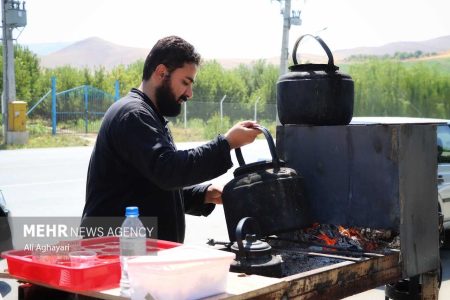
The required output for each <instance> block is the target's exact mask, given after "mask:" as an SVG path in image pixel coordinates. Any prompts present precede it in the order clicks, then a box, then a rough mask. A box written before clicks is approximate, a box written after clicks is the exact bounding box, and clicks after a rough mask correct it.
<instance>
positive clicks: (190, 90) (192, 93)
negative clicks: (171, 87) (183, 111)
mask: <svg viewBox="0 0 450 300" xmlns="http://www.w3.org/2000/svg"><path fill="white" fill-rule="evenodd" d="M184 95H185V96H186V97H188V99H190V98H192V96H193V95H194V92H193V90H192V87H188V88H187V89H186V92H185V93H184Z"/></svg>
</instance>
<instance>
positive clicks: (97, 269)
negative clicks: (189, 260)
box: [2, 237, 181, 291]
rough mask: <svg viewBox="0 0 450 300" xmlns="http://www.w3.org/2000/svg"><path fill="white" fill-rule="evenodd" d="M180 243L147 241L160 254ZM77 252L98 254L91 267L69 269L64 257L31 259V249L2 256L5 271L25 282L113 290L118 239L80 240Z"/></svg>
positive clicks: (116, 282)
mask: <svg viewBox="0 0 450 300" xmlns="http://www.w3.org/2000/svg"><path fill="white" fill-rule="evenodd" d="M180 245H181V244H179V243H174V242H169V241H162V240H150V239H148V240H147V250H148V251H159V250H163V249H170V248H173V247H177V246H180ZM79 246H80V250H93V251H95V252H96V253H97V258H96V260H95V262H94V263H93V264H92V265H90V266H76V267H75V266H72V265H71V262H70V261H69V260H68V259H67V258H55V259H54V261H52V262H41V261H35V260H33V255H32V252H31V251H30V250H10V251H5V252H3V253H2V257H4V258H6V260H7V263H8V272H9V274H10V275H12V276H13V277H16V278H18V279H21V280H24V281H27V280H28V281H32V282H36V283H43V284H45V285H50V286H55V287H61V288H65V289H69V290H74V291H84V290H104V289H111V288H116V287H118V286H119V281H120V260H119V251H120V250H119V238H118V237H101V238H91V239H83V240H79Z"/></svg>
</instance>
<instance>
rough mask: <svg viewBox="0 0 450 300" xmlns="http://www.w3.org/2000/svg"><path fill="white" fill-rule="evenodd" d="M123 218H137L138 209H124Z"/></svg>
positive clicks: (130, 207)
mask: <svg viewBox="0 0 450 300" xmlns="http://www.w3.org/2000/svg"><path fill="white" fill-rule="evenodd" d="M125 216H126V217H137V216H139V207H137V206H128V207H127V208H126V209H125Z"/></svg>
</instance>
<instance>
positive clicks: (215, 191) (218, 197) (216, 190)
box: [205, 184, 223, 204]
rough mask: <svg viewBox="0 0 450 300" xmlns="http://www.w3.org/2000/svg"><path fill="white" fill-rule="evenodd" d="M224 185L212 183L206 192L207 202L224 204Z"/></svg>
mask: <svg viewBox="0 0 450 300" xmlns="http://www.w3.org/2000/svg"><path fill="white" fill-rule="evenodd" d="M222 190H223V186H220V185H214V184H211V185H210V186H208V189H207V190H206V193H205V203H214V204H222Z"/></svg>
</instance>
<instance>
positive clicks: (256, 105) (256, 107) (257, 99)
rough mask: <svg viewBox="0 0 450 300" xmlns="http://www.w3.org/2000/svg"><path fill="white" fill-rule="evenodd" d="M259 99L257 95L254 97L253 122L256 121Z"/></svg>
mask: <svg viewBox="0 0 450 300" xmlns="http://www.w3.org/2000/svg"><path fill="white" fill-rule="evenodd" d="M260 99H261V97H258V98H256V101H255V115H254V118H253V119H254V120H255V122H256V121H257V118H256V117H257V111H258V102H259V100H260Z"/></svg>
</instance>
